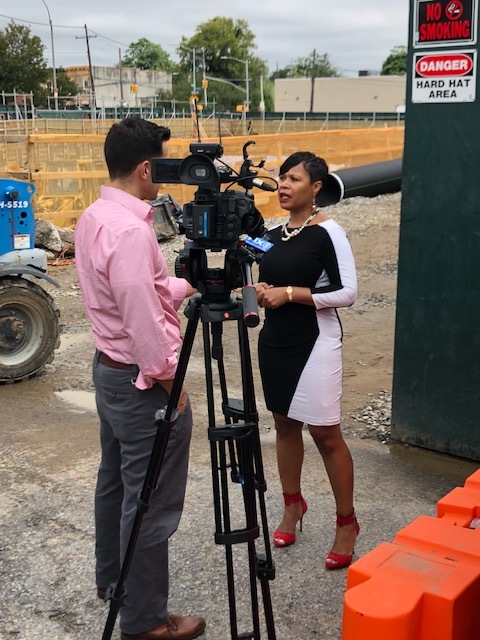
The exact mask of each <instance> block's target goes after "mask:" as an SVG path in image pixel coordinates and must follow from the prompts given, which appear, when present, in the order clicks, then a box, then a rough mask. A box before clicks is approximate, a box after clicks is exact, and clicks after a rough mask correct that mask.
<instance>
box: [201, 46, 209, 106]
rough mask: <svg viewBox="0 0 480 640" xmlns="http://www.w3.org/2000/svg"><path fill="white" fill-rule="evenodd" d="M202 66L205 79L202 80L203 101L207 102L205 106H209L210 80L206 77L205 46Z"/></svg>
mask: <svg viewBox="0 0 480 640" xmlns="http://www.w3.org/2000/svg"><path fill="white" fill-rule="evenodd" d="M202 68H203V80H202V87H203V101H204V103H205V108H207V104H208V98H207V87H208V80H207V79H206V77H205V47H202Z"/></svg>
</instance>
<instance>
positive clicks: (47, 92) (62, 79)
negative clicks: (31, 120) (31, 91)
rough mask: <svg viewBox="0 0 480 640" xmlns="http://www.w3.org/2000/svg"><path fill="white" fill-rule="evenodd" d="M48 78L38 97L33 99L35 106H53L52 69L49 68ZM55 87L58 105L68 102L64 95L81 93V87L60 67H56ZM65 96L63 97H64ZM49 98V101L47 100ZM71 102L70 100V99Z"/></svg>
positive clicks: (62, 105) (61, 105)
mask: <svg viewBox="0 0 480 640" xmlns="http://www.w3.org/2000/svg"><path fill="white" fill-rule="evenodd" d="M49 75H50V77H49V79H48V82H47V85H46V86H44V87H42V88H41V89H40V91H39V92H38V97H37V98H36V100H35V105H36V106H37V107H43V108H50V109H52V108H53V104H52V100H53V71H52V69H49ZM56 76H57V89H58V104H59V107H64V106H65V105H66V103H67V102H69V100H68V98H67V97H66V96H70V97H71V96H76V95H77V94H79V93H81V88H80V87H79V86H78V84H77V83H76V82H74V81H73V80H71V79H70V78H69V77H68V76H67V74H66V73H65V71H64V70H63V69H62V68H60V69H57V74H56ZM64 96H65V97H64ZM49 98H50V101H49ZM70 102H71V100H70Z"/></svg>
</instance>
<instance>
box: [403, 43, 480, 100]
mask: <svg viewBox="0 0 480 640" xmlns="http://www.w3.org/2000/svg"><path fill="white" fill-rule="evenodd" d="M476 84H477V52H476V50H468V51H467V50H466V51H450V52H448V53H447V52H429V53H415V54H414V56H413V74H412V102H429V103H434V102H475V93H476V89H475V87H476Z"/></svg>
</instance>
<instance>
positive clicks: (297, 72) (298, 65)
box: [270, 49, 338, 80]
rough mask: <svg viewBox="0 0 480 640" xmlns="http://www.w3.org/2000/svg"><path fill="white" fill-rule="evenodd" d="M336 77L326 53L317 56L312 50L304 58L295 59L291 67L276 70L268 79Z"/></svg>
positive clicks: (336, 73) (335, 71)
mask: <svg viewBox="0 0 480 640" xmlns="http://www.w3.org/2000/svg"><path fill="white" fill-rule="evenodd" d="M337 75H338V72H337V70H336V69H335V67H334V66H333V65H332V63H331V62H330V58H329V56H328V53H324V54H323V55H321V56H319V55H317V53H316V51H315V49H314V50H313V51H312V53H310V54H309V55H308V56H307V57H306V58H297V59H296V60H295V62H293V63H292V64H291V65H288V66H286V67H284V68H283V69H277V71H275V72H274V73H272V75H271V76H270V78H271V80H276V79H277V78H334V77H336V76H337Z"/></svg>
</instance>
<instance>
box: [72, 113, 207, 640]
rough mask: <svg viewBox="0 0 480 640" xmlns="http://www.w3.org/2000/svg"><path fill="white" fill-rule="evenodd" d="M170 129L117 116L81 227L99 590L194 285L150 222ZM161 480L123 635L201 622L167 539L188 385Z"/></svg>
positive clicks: (112, 576)
mask: <svg viewBox="0 0 480 640" xmlns="http://www.w3.org/2000/svg"><path fill="white" fill-rule="evenodd" d="M169 138H170V131H169V129H167V128H165V127H159V126H158V125H156V124H154V123H153V122H148V121H146V120H142V119H140V118H126V119H125V120H122V121H121V122H120V123H117V124H114V125H113V126H112V128H111V129H110V131H109V132H108V134H107V137H106V140H105V149H104V151H105V159H106V162H107V167H108V171H109V176H110V184H109V186H103V187H102V189H101V194H100V198H99V199H98V200H97V201H96V202H94V203H93V204H92V205H91V206H90V207H88V209H87V210H86V211H85V212H84V213H83V214H82V216H81V218H80V220H79V221H78V223H77V225H76V229H75V258H76V266H77V274H78V280H79V284H80V289H81V292H82V297H83V302H84V305H85V310H86V312H87V315H88V317H89V319H90V321H91V324H92V330H93V334H94V338H95V346H96V353H95V356H94V360H93V381H94V384H95V390H96V402H97V409H98V414H99V417H100V440H101V446H102V459H101V462H100V467H99V471H98V479H97V487H96V492H95V525H96V579H97V593H98V596H99V597H100V598H103V597H104V596H105V592H106V589H107V588H108V586H109V585H110V584H112V583H115V582H116V580H117V578H118V576H119V573H120V567H121V562H122V557H123V554H124V553H125V550H126V546H127V544H128V541H129V537H130V533H131V531H132V525H133V521H134V519H135V515H136V512H137V497H138V494H139V492H140V491H141V489H142V486H143V482H144V480H145V475H146V472H147V466H148V462H149V460H150V455H151V452H152V446H153V442H154V439H155V435H156V426H155V413H156V412H157V410H158V409H160V408H163V407H165V406H166V405H167V403H168V398H169V393H170V391H171V389H172V384H173V379H174V377H175V372H176V367H177V350H178V349H179V347H180V346H181V343H182V338H181V335H180V319H179V316H178V314H177V310H178V308H179V306H180V304H181V303H182V301H183V300H184V298H185V297H188V296H190V295H192V294H193V293H194V292H195V290H194V289H193V288H192V287H191V286H190V285H189V283H188V282H187V281H186V280H184V279H182V278H175V277H171V276H169V274H168V269H167V264H166V261H165V257H164V256H163V254H162V252H161V251H160V249H159V246H158V242H157V238H156V236H155V232H154V230H153V226H152V222H153V209H152V207H151V206H150V205H149V204H147V202H145V201H146V200H154V199H155V198H156V197H157V189H158V188H157V185H155V184H154V183H153V182H152V175H151V166H150V160H151V159H152V158H154V157H160V156H166V155H168V140H169ZM178 411H179V417H178V419H177V421H176V424H175V425H174V427H173V429H172V430H171V432H170V437H169V440H168V447H167V450H166V454H165V458H164V462H163V464H162V468H161V472H160V476H159V479H158V484H157V488H156V489H155V490H154V491H153V492H152V494H151V500H150V504H149V509H148V511H147V512H146V513H145V515H144V516H143V520H142V525H141V527H140V531H139V535H138V539H137V541H136V545H135V551H134V554H133V557H132V563H131V565H130V568H129V571H128V576H127V580H126V587H127V596H126V599H125V604H124V606H123V607H122V608H121V609H120V627H121V638H122V640H165V639H167V638H168V639H169V640H189V639H191V638H196V637H197V636H199V635H201V634H202V633H203V630H204V628H205V620H204V619H203V618H201V617H199V616H180V615H175V614H171V613H169V611H168V577H169V576H168V539H169V537H170V536H171V535H172V534H173V533H174V531H175V530H176V529H177V526H178V523H179V521H180V517H181V513H182V509H183V502H184V498H185V487H186V481H187V470H188V456H189V446H190V437H191V431H192V412H191V408H190V403H189V400H188V396H187V393H186V391H185V389H182V392H181V394H180V398H179V402H178Z"/></svg>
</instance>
